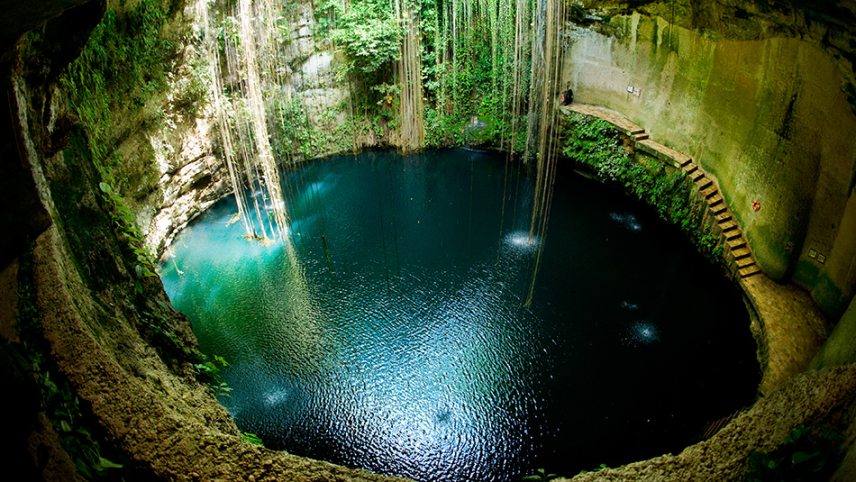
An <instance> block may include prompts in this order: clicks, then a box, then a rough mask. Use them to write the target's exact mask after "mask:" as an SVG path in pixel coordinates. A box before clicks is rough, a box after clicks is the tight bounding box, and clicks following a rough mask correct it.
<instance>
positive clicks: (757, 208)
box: [752, 199, 761, 213]
mask: <svg viewBox="0 0 856 482" xmlns="http://www.w3.org/2000/svg"><path fill="white" fill-rule="evenodd" d="M752 210H753V211H755V212H756V213H757V212H758V211H760V210H761V201H759V200H757V199H756V200H754V201H752Z"/></svg>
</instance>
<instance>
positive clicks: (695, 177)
mask: <svg viewBox="0 0 856 482" xmlns="http://www.w3.org/2000/svg"><path fill="white" fill-rule="evenodd" d="M689 176H690V179H692V180H693V182H695V181H698V180H699V179H701V178H703V177H704V173H703V172H701V171H699V170H698V169H696V170H695V171H693V172H691V173H689Z"/></svg>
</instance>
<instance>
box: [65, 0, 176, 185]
mask: <svg viewBox="0 0 856 482" xmlns="http://www.w3.org/2000/svg"><path fill="white" fill-rule="evenodd" d="M170 3H171V2H161V1H158V0H141V1H140V2H138V3H137V4H136V5H135V6H134V7H133V8H131V9H130V10H128V11H126V12H124V13H119V12H117V11H116V10H114V9H108V11H107V13H106V14H105V15H104V18H103V19H102V20H101V22H100V23H99V24H98V25H97V26H96V27H95V29H94V30H93V32H92V34H91V36H90V38H89V41H88V42H87V44H86V46H85V47H84V49H83V51H82V52H81V53H80V56H79V57H78V58H77V59H76V60H75V61H74V62H72V63H71V64H70V65H69V67H68V69H67V70H66V72H65V73H64V74H63V75H62V76H61V78H60V82H61V83H62V85H63V87H64V91H65V92H66V93H67V95H68V101H69V105H70V106H71V107H72V108H73V109H74V110H75V112H77V115H78V118H79V119H80V121H81V124H82V125H83V127H84V129H85V131H86V133H87V137H88V140H89V145H90V147H91V149H92V152H93V157H94V159H95V161H96V165H97V166H98V167H99V169H102V170H104V169H108V168H110V167H111V165H110V163H111V162H112V163H113V164H115V163H116V161H117V159H116V158H115V157H112V156H111V149H112V147H111V146H113V145H115V142H114V141H115V138H116V136H117V135H119V134H120V132H117V130H118V127H119V126H117V125H116V124H117V123H118V122H116V120H117V119H121V118H122V114H124V113H127V112H129V111H130V110H131V109H139V108H140V107H142V106H143V105H144V104H145V103H146V101H147V100H148V99H150V98H151V97H152V96H153V95H154V94H155V93H157V92H162V91H163V90H164V89H165V88H166V83H167V72H168V69H169V68H170V66H171V65H172V59H173V58H174V57H175V52H176V46H175V44H174V43H173V42H171V41H170V40H167V39H165V38H164V37H163V36H162V35H161V30H162V28H163V26H164V25H165V23H166V21H167V19H168V12H169V4H170Z"/></svg>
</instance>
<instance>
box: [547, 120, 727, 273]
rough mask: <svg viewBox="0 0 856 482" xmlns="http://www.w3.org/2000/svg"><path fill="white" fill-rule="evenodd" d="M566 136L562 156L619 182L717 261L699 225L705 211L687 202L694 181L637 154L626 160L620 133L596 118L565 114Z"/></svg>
mask: <svg viewBox="0 0 856 482" xmlns="http://www.w3.org/2000/svg"><path fill="white" fill-rule="evenodd" d="M565 134H566V136H567V138H566V140H565V147H564V149H563V154H564V155H565V156H567V157H568V158H570V159H572V160H573V161H576V162H578V163H580V164H583V165H585V166H588V167H589V168H592V169H594V171H595V173H596V174H597V177H598V178H599V179H601V180H603V181H606V182H614V183H617V184H620V185H621V186H623V187H624V189H625V190H626V191H628V192H629V193H631V194H633V195H634V196H636V197H637V198H639V199H641V200H642V201H644V202H646V203H648V204H649V205H651V206H652V207H654V208H655V209H656V210H657V213H658V214H659V215H660V217H661V218H663V219H664V220H666V221H668V222H670V223H672V224H674V225H676V226H678V227H680V228H681V230H682V231H684V232H685V233H687V234H688V235H689V236H690V238H691V239H692V240H693V242H695V244H696V246H697V247H698V249H699V251H701V253H702V254H704V255H706V256H708V257H709V258H711V259H714V260H719V259H720V255H721V253H722V246H721V244H720V238H719V236H714V235H712V234H711V230H712V226H711V225H710V224H705V223H704V207H703V206H701V205H696V204H695V203H693V202H692V199H693V189H694V187H693V183H692V181H691V180H690V179H689V178H688V177H687V176H686V175H684V173H683V172H682V171H680V170H678V169H675V168H672V167H669V166H667V165H666V164H664V163H662V162H660V161H658V160H656V159H653V158H650V157H647V156H644V155H641V154H638V153H637V154H636V155H635V156H634V157H631V156H630V155H628V153H627V151H625V149H624V147H623V146H622V142H621V138H622V136H623V135H622V134H621V133H620V132H619V131H617V130H616V129H615V128H614V127H613V126H612V125H611V124H609V123H608V122H606V121H603V120H600V119H597V118H595V117H589V116H584V115H581V114H571V115H569V116H568V117H567V119H566V130H565Z"/></svg>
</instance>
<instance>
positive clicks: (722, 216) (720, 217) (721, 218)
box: [716, 211, 731, 223]
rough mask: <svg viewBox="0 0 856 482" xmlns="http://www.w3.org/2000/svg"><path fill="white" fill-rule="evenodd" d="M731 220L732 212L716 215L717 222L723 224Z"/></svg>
mask: <svg viewBox="0 0 856 482" xmlns="http://www.w3.org/2000/svg"><path fill="white" fill-rule="evenodd" d="M730 219H731V211H723V212H721V213H719V214H717V215H716V222H718V223H723V222H725V221H728V220H730Z"/></svg>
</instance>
